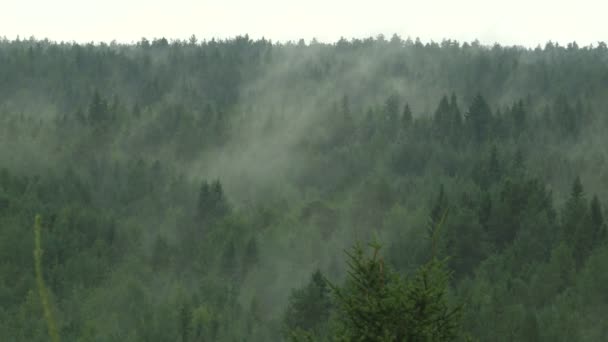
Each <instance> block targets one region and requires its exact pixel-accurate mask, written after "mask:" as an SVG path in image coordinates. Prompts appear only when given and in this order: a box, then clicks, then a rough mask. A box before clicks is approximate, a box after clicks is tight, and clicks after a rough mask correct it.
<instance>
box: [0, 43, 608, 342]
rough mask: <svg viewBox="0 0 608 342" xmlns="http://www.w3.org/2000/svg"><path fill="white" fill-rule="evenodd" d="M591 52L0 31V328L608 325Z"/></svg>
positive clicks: (224, 334) (211, 337)
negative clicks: (40, 36)
mask: <svg viewBox="0 0 608 342" xmlns="http://www.w3.org/2000/svg"><path fill="white" fill-rule="evenodd" d="M607 56H608V50H606V45H605V44H597V45H595V46H587V47H580V46H577V45H576V44H569V45H566V46H561V45H557V44H554V43H548V44H546V46H544V47H539V48H535V49H525V48H521V47H508V46H498V45H496V46H492V47H489V46H482V45H480V44H478V43H476V42H471V43H468V42H467V43H465V42H455V41H451V40H446V41H443V42H441V43H435V42H420V41H412V40H408V39H405V40H403V39H401V38H399V37H393V39H391V40H386V39H373V38H370V39H362V40H357V39H355V40H352V41H346V40H342V41H340V42H338V43H336V44H321V43H316V42H313V43H311V44H304V43H302V44H293V43H280V44H278V43H272V42H270V41H267V40H256V41H254V40H251V39H250V38H249V37H247V36H241V37H235V38H233V39H227V40H221V41H220V40H213V41H204V42H197V43H195V44H193V43H190V42H184V41H167V40H166V39H154V40H151V41H148V40H142V41H140V42H138V43H135V44H75V43H56V42H50V41H46V40H35V39H31V40H14V41H9V40H6V39H0V303H1V305H0V341H28V342H30V341H35V342H38V341H48V340H49V331H50V332H51V335H50V336H51V340H52V338H53V337H52V336H55V332H56V333H57V336H61V339H62V340H63V341H126V342H133V341H150V342H155V341H159V342H160V341H176V340H177V341H186V342H194V341H219V342H222V341H230V342H232V341H253V342H256V341H264V342H266V341H281V340H285V339H289V338H295V339H301V338H304V339H309V340H310V339H312V340H314V341H323V340H332V339H335V338H341V339H343V340H349V339H350V340H353V339H354V338H355V335H357V336H359V335H361V336H367V337H366V338H368V340H378V339H380V340H382V339H387V340H406V341H407V340H408V339H410V340H416V339H430V340H455V341H459V340H466V339H467V338H469V337H470V338H471V339H473V340H479V341H499V342H500V341H551V342H554V341H602V340H606V336H608V330H607V328H606V325H605V322H604V317H606V312H608V300H606V291H604V284H605V283H606V279H605V278H606V277H605V275H606V274H608V272H607V270H606V265H608V252H607V250H608V247H607V246H608V245H607V239H608V235H607V232H606V229H607V226H606V219H605V218H606V203H607V201H608V173H607V171H606V170H608V168H607V166H608V154H607V153H608V152H607V150H606V148H605V146H608V135H606V134H605V132H606V129H608V116H607V113H606V111H605V108H608V97H606V96H605V93H606V87H607V86H608V83H607V82H608V72H607V70H608V69H607V64H606V61H607ZM36 213H39V214H40V215H41V217H42V218H43V220H42V222H40V221H39V223H40V224H39V225H36V226H35V227H38V228H36V229H35V234H36V235H35V237H36V238H35V239H32V234H31V233H32V232H31V229H28V227H31V224H32V222H31V220H32V217H33V216H34V215H35V214H36ZM438 225H439V226H440V227H441V228H439V229H437V228H434V227H437V226H438ZM427 227H433V228H431V229H429V228H427ZM36 230H37V231H38V233H36ZM41 239H42V240H44V241H43V242H42V241H41ZM375 240H377V241H382V243H383V247H382V249H381V250H378V251H377V252H374V249H375V248H376V249H377V247H370V246H368V245H364V246H360V247H356V249H354V250H353V249H351V248H352V246H356V245H357V242H358V241H375ZM42 249H44V253H43V254H42V253H41V252H40V253H39V252H35V254H34V256H35V257H36V260H35V262H36V264H35V265H34V266H35V269H32V266H33V265H32V250H34V251H40V250H42ZM345 250H346V251H348V252H349V254H350V256H349V255H345V254H344V251H345ZM349 264H350V265H349ZM328 281H329V283H328ZM39 284H42V285H43V286H39ZM330 284H331V286H330ZM39 289H42V290H39ZM423 303H425V304H423ZM41 308H42V310H41ZM417 310H418V311H417ZM49 317H50V319H49ZM53 317H54V319H55V321H54V323H52V322H53ZM49 322H51V324H50V325H49ZM434 322H435V323H436V322H448V323H446V324H443V323H442V324H441V326H438V325H437V324H438V323H437V324H435V323H434ZM49 326H50V328H49ZM358 329H360V330H358Z"/></svg>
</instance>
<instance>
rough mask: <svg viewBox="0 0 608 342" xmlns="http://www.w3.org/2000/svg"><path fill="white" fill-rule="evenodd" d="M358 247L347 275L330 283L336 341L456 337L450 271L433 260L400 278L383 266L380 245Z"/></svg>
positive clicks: (354, 251)
mask: <svg viewBox="0 0 608 342" xmlns="http://www.w3.org/2000/svg"><path fill="white" fill-rule="evenodd" d="M370 247H371V249H372V251H371V256H368V255H366V253H365V252H364V250H363V248H362V247H361V246H358V245H356V246H355V247H353V249H352V252H349V253H347V254H348V256H349V259H350V260H349V262H348V265H349V271H348V274H349V276H348V279H347V281H346V283H345V285H344V286H343V287H337V286H332V288H333V291H334V293H335V297H336V302H337V304H336V305H337V306H338V318H337V319H338V321H339V322H340V326H339V328H338V335H337V337H336V339H337V340H340V341H449V340H454V339H455V338H456V337H457V336H458V335H459V331H458V325H459V323H458V320H459V318H458V317H459V313H460V308H459V307H452V306H450V305H449V304H448V300H449V299H448V281H449V274H448V272H447V271H446V270H445V268H444V267H445V266H444V262H442V261H439V260H437V259H432V260H431V261H430V262H428V263H427V264H425V265H423V266H422V267H421V268H420V269H419V270H418V271H417V272H416V274H415V275H414V277H413V278H412V279H409V280H407V281H404V280H403V279H402V278H401V277H399V276H398V275H397V274H396V273H394V271H391V270H390V268H389V267H388V266H387V265H385V263H384V261H383V259H382V257H381V256H380V255H379V252H380V246H379V245H377V244H370Z"/></svg>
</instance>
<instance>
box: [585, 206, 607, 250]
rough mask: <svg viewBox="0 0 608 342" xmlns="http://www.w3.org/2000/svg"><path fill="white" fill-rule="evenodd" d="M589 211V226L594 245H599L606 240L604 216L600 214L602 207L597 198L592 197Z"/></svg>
mask: <svg viewBox="0 0 608 342" xmlns="http://www.w3.org/2000/svg"><path fill="white" fill-rule="evenodd" d="M589 211H590V213H589V214H590V219H591V225H592V229H593V231H594V234H593V236H594V240H595V241H596V243H599V242H600V241H603V240H604V239H605V238H606V225H605V222H604V215H603V214H602V205H601V204H600V200H599V199H598V198H597V196H593V199H592V200H591V205H590V208H589Z"/></svg>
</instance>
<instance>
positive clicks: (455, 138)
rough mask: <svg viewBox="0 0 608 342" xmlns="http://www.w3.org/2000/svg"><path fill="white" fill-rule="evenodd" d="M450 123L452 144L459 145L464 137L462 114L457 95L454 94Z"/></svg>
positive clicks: (452, 96) (451, 99)
mask: <svg viewBox="0 0 608 342" xmlns="http://www.w3.org/2000/svg"><path fill="white" fill-rule="evenodd" d="M449 113H450V114H449V121H450V132H449V139H450V143H451V144H453V145H457V144H459V143H460V141H461V138H462V137H461V135H462V114H461V113H460V108H459V107H458V101H457V99H456V94H455V93H452V95H451V96H450V112H449Z"/></svg>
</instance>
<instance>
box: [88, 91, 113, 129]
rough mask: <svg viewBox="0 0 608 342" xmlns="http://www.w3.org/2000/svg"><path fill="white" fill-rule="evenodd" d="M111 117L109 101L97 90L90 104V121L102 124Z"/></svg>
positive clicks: (94, 123)
mask: <svg viewBox="0 0 608 342" xmlns="http://www.w3.org/2000/svg"><path fill="white" fill-rule="evenodd" d="M108 119H109V109H108V103H107V101H106V100H105V99H104V98H102V97H101V95H100V94H99V92H98V91H97V90H95V92H94V93H93V98H92V99H91V103H90V104H89V122H90V123H91V124H93V125H100V124H103V123H105V122H106V121H107V120H108Z"/></svg>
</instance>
